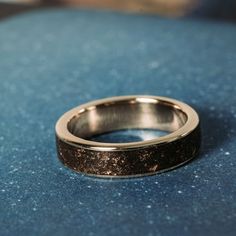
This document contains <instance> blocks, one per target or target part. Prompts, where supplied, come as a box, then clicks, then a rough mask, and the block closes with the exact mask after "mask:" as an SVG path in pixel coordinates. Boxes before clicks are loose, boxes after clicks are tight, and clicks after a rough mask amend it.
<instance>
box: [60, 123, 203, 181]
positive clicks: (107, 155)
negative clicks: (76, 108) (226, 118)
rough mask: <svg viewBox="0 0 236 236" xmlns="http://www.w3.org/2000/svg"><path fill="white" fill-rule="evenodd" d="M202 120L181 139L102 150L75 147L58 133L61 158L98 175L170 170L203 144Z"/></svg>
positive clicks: (110, 175) (72, 165)
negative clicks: (139, 146) (133, 147)
mask: <svg viewBox="0 0 236 236" xmlns="http://www.w3.org/2000/svg"><path fill="white" fill-rule="evenodd" d="M200 136H201V134H200V124H199V123H198V125H197V126H196V128H195V129H194V130H193V131H192V132H191V133H189V134H188V135H187V136H184V137H182V138H180V139H177V140H175V141H173V142H170V143H163V144H156V145H155V144H154V145H151V146H147V147H145V148H140V149H139V148H137V149H135V150H132V151H131V150H115V151H101V150H92V149H87V148H86V147H85V148H84V147H83V146H79V147H75V146H73V145H70V144H68V143H67V142H65V141H64V140H62V139H61V138H59V137H58V136H57V135H56V143H57V151H58V157H59V159H60V160H61V162H62V163H63V164H64V165H65V166H67V167H69V168H71V169H73V170H74V171H77V172H81V173H84V174H87V175H92V176H96V177H120V178H124V177H138V176H143V175H151V174H155V173H160V172H163V171H167V170H170V169H173V168H175V167H178V166H180V165H183V164H184V163H186V162H188V161H190V160H191V159H193V158H194V157H195V156H196V155H197V153H198V151H199V148H200V143H201V138H200Z"/></svg>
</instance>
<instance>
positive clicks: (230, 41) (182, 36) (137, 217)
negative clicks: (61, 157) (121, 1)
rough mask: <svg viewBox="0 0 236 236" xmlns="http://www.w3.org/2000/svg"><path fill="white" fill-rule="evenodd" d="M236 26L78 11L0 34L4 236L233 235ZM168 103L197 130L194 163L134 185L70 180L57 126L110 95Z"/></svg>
mask: <svg viewBox="0 0 236 236" xmlns="http://www.w3.org/2000/svg"><path fill="white" fill-rule="evenodd" d="M235 42H236V26H235V25H233V24H225V23H214V22H209V21H194V20H191V19H190V20H189V19H187V20H186V19H183V20H166V19H162V18H159V17H154V16H136V15H122V14H117V13H106V12H101V13H99V12H89V11H76V10H54V11H45V12H44V11H42V12H35V13H31V14H26V15H21V16H17V17H15V18H11V19H8V20H5V21H2V22H1V23H0V111H1V112H0V229H1V230H0V235H4V236H7V235H22V236H23V235H24V236H25V235H90V236H92V235H99V236H100V235H115V236H119V235H130V236H131V235H137V236H139V235H148V236H151V235H165V236H166V235H180V236H185V235H212V236H216V235H234V233H235V231H236V226H235V225H236V202H235V197H236V188H235V187H236V186H235V178H236V172H235V166H236V160H235V157H236V154H235V153H236V148H235V146H236V139H235V136H236V135H235V133H236V96H235V94H236V43H235ZM128 94H151V95H162V96H170V97H173V98H176V99H179V100H182V101H184V102H187V103H189V104H190V105H192V106H193V107H195V109H196V110H197V111H198V112H199V114H200V117H201V122H202V131H203V132H202V133H203V141H202V150H201V154H200V155H199V157H198V158H197V159H195V160H194V161H193V162H191V163H189V164H188V165H186V166H184V167H182V168H178V169H176V170H174V171H171V172H167V173H164V174H161V175H155V176H151V177H145V178H138V179H132V180H99V179H94V178H89V177H85V176H82V175H80V174H76V173H74V172H72V171H70V170H68V169H66V168H64V167H63V166H62V165H61V164H60V162H59V161H58V160H57V157H56V151H55V143H54V124H55V122H56V121H57V119H58V118H59V116H60V115H61V114H63V113H64V112H65V111H67V110H68V109H70V108H72V107H74V106H77V105H79V104H81V103H84V102H87V101H90V100H94V99H98V98H103V97H109V96H114V95H128Z"/></svg>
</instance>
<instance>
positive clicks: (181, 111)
mask: <svg viewBox="0 0 236 236" xmlns="http://www.w3.org/2000/svg"><path fill="white" fill-rule="evenodd" d="M55 129H56V144H57V152H58V157H59V159H60V160H61V161H62V163H63V164H64V165H65V166H67V167H69V168H71V169H73V170H75V171H77V172H82V173H84V174H87V175H92V176H97V177H119V178H121V177H137V176H144V175H151V174H155V173H159V172H163V171H167V170H170V169H173V168H175V167H178V166H180V165H183V164H184V163H186V162H188V161H190V160H191V159H193V158H194V157H195V156H196V155H197V153H198V151H199V148H200V139H201V138H200V125H199V117H198V114H197V113H196V111H195V110H194V109H193V108H191V107H190V106H189V105H187V104H185V103H183V102H180V101H177V100H174V99H170V98H166V97H157V96H139V95H138V96H121V97H112V98H107V99H101V100H97V101H94V102H90V103H86V104H84V105H81V106H79V107H76V108H74V109H72V110H70V111H68V112H66V113H65V114H64V115H62V116H61V118H60V119H59V120H58V121H57V123H56V127H55ZM126 129H147V130H150V129H152V130H153V129H155V130H161V131H166V132H168V134H167V135H165V136H161V137H155V138H153V139H150V140H144V141H138V142H129V143H127V142H126V143H104V142H95V141H92V140H91V139H90V138H91V137H93V136H95V135H100V134H103V133H108V132H112V131H117V130H126Z"/></svg>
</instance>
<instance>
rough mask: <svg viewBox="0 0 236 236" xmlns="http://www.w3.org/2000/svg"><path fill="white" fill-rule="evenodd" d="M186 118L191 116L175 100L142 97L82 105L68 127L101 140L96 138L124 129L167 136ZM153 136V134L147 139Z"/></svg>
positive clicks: (84, 137)
mask: <svg viewBox="0 0 236 236" xmlns="http://www.w3.org/2000/svg"><path fill="white" fill-rule="evenodd" d="M186 121H187V115H186V114H185V113H184V112H183V111H182V110H181V109H180V108H179V107H177V106H176V105H174V104H172V103H169V102H166V101H159V100H156V99H150V98H138V99H134V100H125V101H115V102H108V103H103V104H98V105H96V106H90V107H86V108H82V109H81V110H79V111H78V114H77V115H75V116H74V117H72V119H71V120H70V121H69V122H68V130H69V132H70V133H72V134H73V135H75V136H77V137H79V138H83V139H87V140H91V139H92V140H96V141H99V138H98V139H93V137H96V136H99V135H102V134H106V133H110V132H114V131H115V132H117V131H118V132H119V131H121V130H135V132H136V131H137V130H149V131H150V130H151V131H152V133H154V134H155V132H153V131H158V132H159V134H160V133H161V134H162V135H163V134H164V135H165V134H167V133H170V132H174V131H176V130H178V129H179V128H181V127H182V126H183V125H184V124H185V123H186ZM129 132H130V131H129ZM156 134H157V133H156ZM157 136H159V135H157ZM153 138H155V137H153V135H151V136H150V135H149V138H147V139H153ZM100 140H101V141H103V140H102V139H100ZM126 141H127V140H126ZM136 141H137V140H136ZM109 142H112V141H109ZM131 142H133V141H131Z"/></svg>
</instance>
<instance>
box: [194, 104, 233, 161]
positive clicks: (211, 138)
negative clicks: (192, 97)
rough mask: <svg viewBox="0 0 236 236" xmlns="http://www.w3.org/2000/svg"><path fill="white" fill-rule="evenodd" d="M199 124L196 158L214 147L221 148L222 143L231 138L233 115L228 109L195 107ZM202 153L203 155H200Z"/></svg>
mask: <svg viewBox="0 0 236 236" xmlns="http://www.w3.org/2000/svg"><path fill="white" fill-rule="evenodd" d="M196 110H197V112H198V114H199V117H200V125H201V137H202V141H201V150H200V155H198V158H201V157H203V155H206V154H209V153H211V152H212V151H214V150H216V149H220V148H223V146H224V144H225V143H227V142H228V141H229V140H230V139H233V136H235V134H234V133H233V132H232V131H233V128H234V127H235V124H234V123H233V116H232V114H231V113H230V112H228V111H225V110H224V111H223V110H216V109H215V110H210V109H202V108H199V109H197V108H196ZM202 154H203V155H202Z"/></svg>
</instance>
